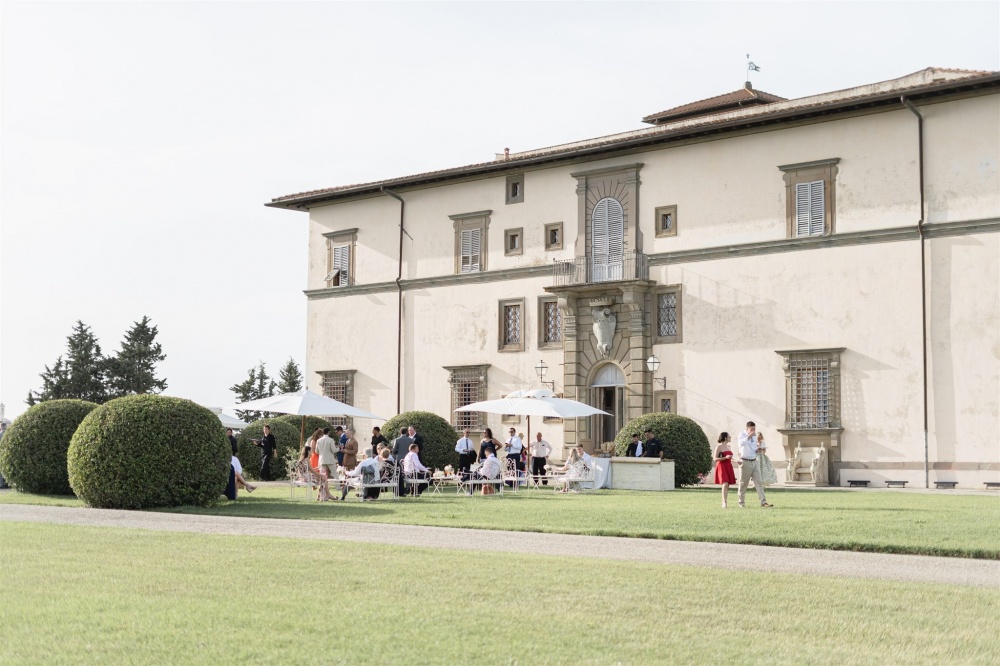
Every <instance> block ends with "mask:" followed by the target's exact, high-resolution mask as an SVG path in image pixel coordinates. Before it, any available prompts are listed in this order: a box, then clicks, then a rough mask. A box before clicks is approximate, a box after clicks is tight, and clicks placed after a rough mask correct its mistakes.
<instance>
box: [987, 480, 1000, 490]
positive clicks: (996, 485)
mask: <svg viewBox="0 0 1000 666" xmlns="http://www.w3.org/2000/svg"><path fill="white" fill-rule="evenodd" d="M983 483H984V484H986V489H987V490H989V489H990V488H1000V481H983Z"/></svg>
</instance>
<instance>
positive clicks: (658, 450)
mask: <svg viewBox="0 0 1000 666" xmlns="http://www.w3.org/2000/svg"><path fill="white" fill-rule="evenodd" d="M642 457H643V458H659V459H660V460H663V445H662V444H660V440H658V439H656V437H654V436H653V431H652V430H647V431H646V442H645V444H643V446H642Z"/></svg>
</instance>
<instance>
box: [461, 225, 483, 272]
mask: <svg viewBox="0 0 1000 666" xmlns="http://www.w3.org/2000/svg"><path fill="white" fill-rule="evenodd" d="M461 234H462V240H461V245H462V247H461V250H462V268H461V272H462V273H478V272H479V266H480V264H481V262H480V246H481V241H482V230H480V229H463V230H462V232H461Z"/></svg>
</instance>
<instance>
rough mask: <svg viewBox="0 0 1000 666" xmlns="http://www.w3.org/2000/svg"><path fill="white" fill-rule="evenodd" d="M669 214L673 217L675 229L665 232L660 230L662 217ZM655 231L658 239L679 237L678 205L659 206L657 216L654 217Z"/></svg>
mask: <svg viewBox="0 0 1000 666" xmlns="http://www.w3.org/2000/svg"><path fill="white" fill-rule="evenodd" d="M667 214H671V215H673V228H672V229H671V230H670V231H663V230H662V229H661V228H660V216H662V215H667ZM653 231H654V232H655V235H656V238H669V237H671V236H676V235H677V204H671V205H669V206H659V207H658V208H657V209H656V214H655V215H654V216H653Z"/></svg>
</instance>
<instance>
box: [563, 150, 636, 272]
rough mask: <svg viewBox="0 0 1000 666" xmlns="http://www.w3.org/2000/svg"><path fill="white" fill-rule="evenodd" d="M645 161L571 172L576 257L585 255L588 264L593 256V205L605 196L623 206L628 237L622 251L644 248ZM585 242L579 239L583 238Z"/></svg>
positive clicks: (628, 251) (626, 253)
mask: <svg viewBox="0 0 1000 666" xmlns="http://www.w3.org/2000/svg"><path fill="white" fill-rule="evenodd" d="M642 167H643V163H642V162H634V163H631V164H620V165H614V166H608V167H601V168H597V169H588V170H586V171H577V172H573V173H571V174H570V177H571V178H574V179H576V194H577V231H576V238H577V242H576V251H575V255H576V256H577V257H586V261H587V263H588V264H589V263H590V262H591V261H592V260H593V257H592V256H591V248H592V246H593V238H592V231H593V229H592V224H593V218H592V215H593V212H594V207H595V206H596V205H597V204H598V203H599V202H600V201H601V200H602V199H604V198H607V197H610V198H612V199H615V200H616V201H617V202H618V203H619V204H620V205H621V206H622V209H623V216H624V226H625V230H624V231H625V236H624V239H623V241H624V243H623V247H622V250H623V252H624V254H625V255H628V254H629V253H630V252H633V251H634V252H641V251H642V233H641V232H640V231H639V224H638V220H639V214H638V213H639V186H640V184H641V182H642V181H641V180H640V179H639V172H640V171H641V170H642ZM581 240H582V241H583V242H580V241H581Z"/></svg>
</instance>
